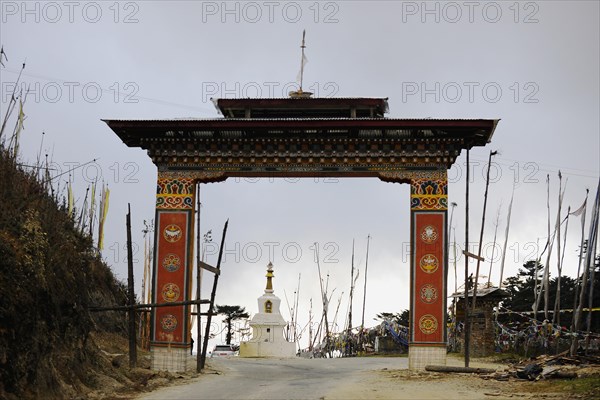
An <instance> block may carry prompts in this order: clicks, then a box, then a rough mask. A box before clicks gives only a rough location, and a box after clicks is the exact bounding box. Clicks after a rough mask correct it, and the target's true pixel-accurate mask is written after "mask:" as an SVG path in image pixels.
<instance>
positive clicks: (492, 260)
mask: <svg viewBox="0 0 600 400" xmlns="http://www.w3.org/2000/svg"><path fill="white" fill-rule="evenodd" d="M499 223H500V207H498V212H497V213H496V223H495V225H496V228H495V229H494V243H493V244H492V257H491V259H490V270H489V272H488V281H487V287H491V286H492V284H491V281H492V265H494V256H495V255H496V237H497V236H498V225H499Z"/></svg>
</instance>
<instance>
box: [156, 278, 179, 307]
mask: <svg viewBox="0 0 600 400" xmlns="http://www.w3.org/2000/svg"><path fill="white" fill-rule="evenodd" d="M180 292H181V291H180V290H179V286H177V285H176V284H174V283H167V284H166V285H164V286H163V287H162V290H161V291H160V293H161V294H162V298H163V300H164V301H166V302H167V303H173V302H175V301H177V300H178V299H179V294H180Z"/></svg>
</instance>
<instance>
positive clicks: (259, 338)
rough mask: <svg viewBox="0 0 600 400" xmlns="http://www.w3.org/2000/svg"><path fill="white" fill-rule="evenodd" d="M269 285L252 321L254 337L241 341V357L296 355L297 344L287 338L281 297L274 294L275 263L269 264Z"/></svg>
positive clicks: (259, 299)
mask: <svg viewBox="0 0 600 400" xmlns="http://www.w3.org/2000/svg"><path fill="white" fill-rule="evenodd" d="M266 276H267V287H266V289H265V294H263V295H262V296H260V297H259V298H258V313H256V314H254V317H252V320H251V321H250V326H251V327H252V339H250V341H248V342H242V343H240V357H294V356H295V355H296V344H295V343H291V342H288V341H286V340H285V338H284V336H283V328H284V327H285V326H286V325H287V323H286V322H285V320H284V319H283V317H282V316H281V313H280V312H279V305H280V303H281V299H280V298H279V297H277V296H275V295H274V294H273V264H272V263H269V265H268V266H267V275H266Z"/></svg>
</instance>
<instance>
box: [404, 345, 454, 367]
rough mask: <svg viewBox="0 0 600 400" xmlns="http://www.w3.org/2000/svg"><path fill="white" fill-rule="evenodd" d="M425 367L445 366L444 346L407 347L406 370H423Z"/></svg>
mask: <svg viewBox="0 0 600 400" xmlns="http://www.w3.org/2000/svg"><path fill="white" fill-rule="evenodd" d="M426 365H446V346H444V347H440V346H408V369H412V370H423V369H425V366H426Z"/></svg>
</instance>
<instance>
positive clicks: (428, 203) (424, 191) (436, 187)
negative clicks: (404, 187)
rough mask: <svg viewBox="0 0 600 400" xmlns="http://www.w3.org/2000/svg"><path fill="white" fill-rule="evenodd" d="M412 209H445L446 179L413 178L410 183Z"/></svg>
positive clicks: (446, 202) (446, 196) (446, 205)
mask: <svg viewBox="0 0 600 400" xmlns="http://www.w3.org/2000/svg"><path fill="white" fill-rule="evenodd" d="M410 207H411V209H412V210H447V209H448V181H447V180H446V179H427V178H424V179H415V180H413V181H412V182H411V185H410Z"/></svg>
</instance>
